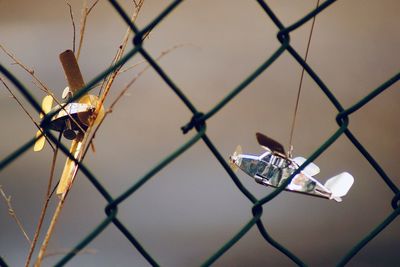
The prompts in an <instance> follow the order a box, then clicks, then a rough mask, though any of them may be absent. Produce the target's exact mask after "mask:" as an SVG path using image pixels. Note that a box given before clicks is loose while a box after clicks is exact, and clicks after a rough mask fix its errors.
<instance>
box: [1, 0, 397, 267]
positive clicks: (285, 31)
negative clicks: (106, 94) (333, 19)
mask: <svg viewBox="0 0 400 267" xmlns="http://www.w3.org/2000/svg"><path fill="white" fill-rule="evenodd" d="M109 2H110V3H111V4H112V6H113V7H114V8H115V10H116V11H117V12H118V14H119V15H120V16H121V17H122V18H123V19H124V21H125V22H126V23H127V24H128V25H129V27H130V28H131V29H132V31H133V32H134V34H135V35H134V38H133V40H132V41H133V44H134V48H133V49H131V50H130V51H129V52H128V53H126V55H125V56H124V57H123V58H122V59H121V60H120V61H119V62H117V63H116V64H115V65H114V66H112V67H110V68H109V69H107V70H105V71H104V72H102V73H101V74H99V75H98V76H97V77H96V78H94V79H93V80H92V81H90V82H89V83H88V84H87V85H86V86H85V87H84V88H82V89H81V90H80V91H79V92H78V93H77V94H75V95H74V97H73V98H71V99H70V100H69V102H72V101H74V100H76V99H78V98H79V97H80V96H82V95H83V94H85V93H87V92H88V91H90V90H91V88H92V87H93V86H94V85H95V84H97V83H98V82H99V81H101V80H102V79H103V78H105V77H106V76H107V75H108V74H109V73H111V72H112V71H113V70H115V69H116V68H118V67H119V66H121V65H122V64H124V63H125V62H127V61H128V60H129V59H130V58H132V57H133V56H135V55H137V54H140V55H141V56H143V57H144V58H145V59H146V61H147V62H148V63H149V64H150V65H151V67H152V68H153V69H154V70H155V71H156V72H157V73H158V74H159V76H160V77H161V78H162V79H163V80H164V82H165V83H166V84H167V85H168V86H169V88H170V89H171V90H172V91H173V92H174V93H175V94H176V95H177V96H178V97H179V99H180V100H181V102H182V103H183V104H184V105H186V107H187V108H188V109H189V110H190V111H191V112H192V114H193V117H192V119H191V120H190V121H189V122H188V123H187V124H186V125H184V126H183V127H182V131H183V133H184V134H186V133H188V132H189V131H197V134H196V135H194V136H193V137H192V138H191V139H190V140H189V141H188V142H187V143H184V144H183V145H182V146H181V147H179V148H178V149H177V150H176V151H174V152H173V153H172V154H170V155H169V156H168V157H166V158H164V159H163V160H162V161H161V162H160V163H159V164H158V165H156V166H154V167H153V168H152V169H151V170H149V171H148V172H147V173H146V174H145V175H144V176H143V177H141V178H140V179H138V181H137V182H136V183H135V184H133V185H132V186H131V187H129V188H127V189H126V191H125V192H123V193H122V194H121V195H119V196H118V197H116V198H113V197H111V195H110V194H109V193H108V191H107V189H106V188H105V187H104V186H103V185H102V184H101V183H100V182H99V180H98V179H97V178H96V177H95V176H94V175H93V174H92V173H91V171H90V170H89V169H88V168H87V167H86V166H85V164H83V163H78V164H79V166H80V170H81V171H82V173H83V174H84V175H85V177H86V178H87V179H89V181H90V182H91V183H92V185H93V186H94V187H95V188H96V189H97V190H98V192H99V193H100V194H101V195H102V196H103V197H104V199H105V200H106V201H107V202H108V205H107V206H106V207H105V214H106V217H105V218H104V220H103V221H102V222H101V223H100V224H99V225H98V226H97V227H96V228H95V229H93V231H92V232H90V233H89V234H88V235H87V236H86V237H85V238H84V239H83V240H82V241H81V242H80V243H79V244H77V245H76V246H75V248H74V249H71V251H70V252H69V253H68V254H66V255H65V256H64V257H63V258H62V259H61V260H60V261H59V262H58V263H57V266H62V265H64V264H66V263H67V262H68V261H69V260H70V259H71V258H73V257H74V256H75V255H76V254H77V252H78V251H80V250H82V249H83V248H84V247H85V246H87V245H88V244H89V243H90V242H91V241H92V240H93V239H94V238H96V237H97V236H98V235H100V234H101V233H102V232H103V230H104V229H106V228H107V227H108V226H110V225H111V224H114V225H115V226H116V227H117V228H118V229H119V230H120V231H121V233H122V234H123V235H124V236H125V237H126V238H127V239H128V240H129V242H131V243H132V245H133V246H134V247H135V248H136V249H137V250H138V251H139V252H140V254H141V255H142V256H143V257H144V258H145V259H146V260H147V261H148V262H149V263H150V264H151V265H153V266H158V265H159V264H158V263H157V259H155V258H154V257H152V256H151V254H150V252H149V251H147V250H146V249H145V248H144V247H143V246H142V245H141V244H140V243H139V242H138V241H137V239H136V238H135V236H134V235H133V234H132V233H131V232H130V231H129V230H128V229H127V227H125V225H124V224H123V223H122V222H121V221H120V219H119V218H118V206H119V205H120V204H121V203H122V202H124V201H125V200H126V199H127V198H129V197H131V196H132V195H133V194H134V193H135V192H136V190H137V189H139V188H140V187H141V186H142V185H144V184H145V183H146V182H147V181H148V180H149V179H151V178H152V177H154V176H155V175H156V174H157V173H158V172H159V171H160V170H161V169H163V168H164V167H165V166H167V165H168V164H170V163H171V162H172V161H174V160H175V159H176V158H177V157H179V156H180V155H182V154H183V153H184V152H185V151H187V150H188V149H190V148H191V147H192V146H193V144H195V143H196V142H198V141H200V140H202V141H203V142H204V144H205V145H206V146H207V147H208V148H209V150H210V151H211V152H212V154H213V155H214V157H215V159H216V160H218V162H219V163H220V164H221V166H222V168H224V169H225V171H226V172H227V173H228V175H229V176H230V177H231V179H232V181H233V183H234V184H235V185H236V186H237V187H238V189H239V190H240V191H241V192H242V193H243V194H244V195H245V196H246V198H247V199H248V200H249V201H250V202H251V203H252V205H253V206H252V214H253V217H252V218H251V219H250V220H249V221H248V222H247V223H246V225H244V226H243V227H242V228H241V229H239V231H238V232H237V234H236V235H234V236H233V237H232V238H231V239H230V240H229V241H228V242H226V243H225V244H224V245H223V246H222V247H221V248H220V249H219V250H218V251H216V252H215V253H214V254H213V255H211V256H210V257H209V258H208V259H207V260H206V261H204V263H203V264H202V265H203V266H209V265H211V264H212V263H213V262H215V261H216V260H217V259H218V258H219V257H221V256H222V255H223V254H224V253H225V252H226V251H228V250H229V249H230V248H231V247H232V246H233V245H234V244H235V243H236V242H237V241H238V240H240V239H241V238H242V237H243V236H244V235H246V233H247V232H248V231H249V230H250V229H251V228H252V227H254V226H256V227H257V228H258V230H259V233H260V234H261V235H262V237H263V238H264V239H265V241H266V242H268V243H269V244H270V245H271V246H273V247H274V248H276V250H278V251H280V252H281V253H283V254H284V255H286V256H287V257H289V258H290V259H291V260H292V261H293V262H294V263H295V264H297V265H300V266H306V264H305V263H304V262H303V261H302V260H301V259H300V258H298V257H297V256H296V255H294V254H293V253H292V252H291V251H290V250H288V249H287V248H285V247H284V246H283V245H281V244H280V243H279V242H278V241H276V240H274V239H273V238H272V237H271V236H270V235H269V233H268V231H267V230H266V228H265V227H264V224H263V222H262V220H261V216H262V214H263V206H264V205H266V204H267V203H268V202H269V201H271V200H272V199H273V198H275V197H276V196H277V195H278V194H280V193H281V192H282V190H283V189H284V188H285V187H286V185H288V184H289V183H290V181H291V179H292V178H293V177H294V176H295V175H296V174H297V173H298V172H299V171H301V170H302V169H303V168H304V166H306V165H307V164H308V163H310V162H312V161H314V160H315V159H316V158H317V157H319V156H320V155H321V154H322V153H324V151H325V150H326V149H327V148H328V147H329V146H330V145H332V144H333V143H334V142H335V141H336V140H337V139H338V138H339V137H340V136H342V135H345V136H346V137H347V138H348V139H349V140H350V141H351V143H352V144H353V145H354V146H355V147H356V148H357V150H358V151H359V153H361V154H362V155H363V156H364V157H365V158H366V159H367V160H368V162H369V163H370V165H371V166H372V167H373V168H374V169H375V170H376V172H377V173H378V174H379V176H380V177H381V178H382V180H383V181H384V182H385V183H386V185H387V187H388V188H389V189H390V190H391V191H392V192H393V199H392V202H391V206H392V207H393V211H392V212H391V213H390V214H389V215H388V216H387V218H385V219H384V220H383V221H382V222H381V223H380V224H379V225H377V226H376V227H375V228H374V229H372V230H371V232H370V233H369V234H368V235H366V236H365V237H364V238H363V239H362V240H360V241H359V243H357V244H356V245H355V246H354V247H353V248H352V249H351V250H350V251H348V253H347V254H346V255H345V256H344V257H343V258H342V259H340V260H339V262H338V263H337V266H344V265H346V264H347V263H348V262H349V261H350V260H351V259H352V258H353V257H354V256H355V255H356V254H357V253H358V252H359V251H360V250H361V249H363V247H364V246H365V245H366V244H367V243H368V242H370V241H371V240H372V239H373V238H374V237H376V236H377V235H378V234H379V233H380V232H381V231H382V230H383V229H385V228H386V227H387V226H388V225H389V224H391V223H392V222H393V221H394V220H395V219H396V218H397V216H398V215H399V213H400V190H399V188H398V187H397V186H396V185H395V183H394V182H393V181H392V180H391V179H390V177H388V175H387V174H386V173H385V171H384V170H383V169H382V168H381V167H380V166H379V165H378V163H377V162H376V161H375V159H374V158H373V157H372V155H371V154H370V153H369V152H368V151H367V150H366V149H365V148H364V147H363V146H362V145H361V143H360V142H359V141H358V139H357V137H356V136H354V135H353V133H352V132H351V130H350V129H349V116H350V115H351V114H353V113H354V112H357V111H358V110H359V109H361V108H363V107H364V106H365V105H367V104H368V103H369V102H370V101H371V100H372V99H374V98H375V97H377V96H378V95H379V94H380V93H382V92H383V91H385V90H386V89H388V88H390V86H391V85H393V84H394V83H396V82H397V81H398V80H399V79H400V73H397V74H396V75H394V76H393V77H391V78H390V79H388V80H387V81H386V82H384V83H383V84H381V85H380V86H379V87H377V88H376V89H374V90H372V91H371V92H370V93H369V94H368V95H366V96H365V97H364V98H362V99H360V100H359V101H358V102H357V103H356V104H354V105H353V106H351V107H349V108H347V109H345V108H344V107H343V106H342V104H341V103H340V102H339V101H338V100H337V99H336V97H335V95H334V94H333V93H332V92H331V90H330V89H329V88H328V87H327V86H326V85H325V83H324V82H323V81H322V80H321V79H320V78H319V76H318V75H317V73H316V72H315V71H314V70H313V69H312V68H311V67H310V66H309V65H308V64H307V63H306V62H305V61H304V60H303V58H302V57H301V56H300V55H299V53H298V52H297V51H296V50H295V49H294V48H293V47H292V46H291V44H290V34H291V32H293V31H295V30H296V29H298V28H299V27H301V26H302V25H304V24H305V23H307V22H308V21H309V20H311V19H312V18H313V17H315V16H316V15H317V14H319V13H320V12H322V11H324V10H325V9H326V8H328V7H329V6H330V5H331V4H332V3H334V2H335V1H334V0H328V1H325V2H323V3H322V4H321V5H320V6H319V7H318V8H316V9H315V10H313V11H311V12H310V13H308V14H306V15H305V16H304V17H303V18H301V19H300V20H298V21H297V22H295V23H294V24H292V25H289V26H285V25H283V24H282V23H281V21H280V20H279V18H278V17H277V16H276V15H275V13H274V12H273V10H271V8H270V7H269V6H268V4H267V3H266V2H264V1H263V0H257V2H258V4H259V5H260V8H261V9H263V10H264V12H265V13H266V14H267V15H268V17H269V18H270V20H271V21H272V22H273V23H274V24H275V25H276V27H277V29H278V34H277V39H278V40H279V42H280V43H281V45H280V47H279V48H278V49H277V50H276V51H275V52H274V53H273V54H272V55H271V56H270V57H269V58H267V59H265V61H264V63H263V64H261V65H260V66H259V67H258V68H257V69H256V70H254V72H253V73H252V74H251V75H249V76H248V77H246V78H245V79H243V81H242V82H241V83H240V84H239V85H238V86H237V87H236V88H234V89H233V90H232V91H231V92H230V93H229V94H228V95H227V96H226V97H225V98H223V99H222V100H221V101H220V102H219V103H218V104H217V105H215V106H214V107H213V108H212V109H211V110H209V111H208V112H204V113H203V112H200V111H199V110H198V109H197V108H196V107H195V106H194V105H193V104H192V102H191V101H190V100H189V99H188V98H187V97H186V96H185V94H184V93H183V91H182V90H181V89H180V88H178V86H177V85H176V84H175V83H174V82H173V81H172V80H171V79H170V77H169V76H168V75H167V74H166V73H165V72H164V71H163V69H162V68H161V67H160V66H159V64H158V63H157V62H156V60H155V59H154V58H153V57H152V56H151V55H150V54H149V53H148V52H147V51H146V50H145V49H144V47H143V46H142V43H143V37H144V36H145V35H146V33H148V32H149V31H150V30H152V29H153V28H155V27H157V25H158V24H159V23H160V22H161V21H162V20H163V19H164V18H165V17H166V16H168V15H169V14H170V13H171V11H172V10H174V9H175V8H176V7H177V6H178V5H180V4H181V3H182V2H183V1H179V0H177V1H174V2H173V3H171V4H170V5H169V6H168V7H167V8H166V9H165V10H163V11H162V12H161V13H160V14H159V15H158V16H157V17H156V18H155V19H154V20H153V21H152V22H151V23H149V24H148V25H147V26H145V27H144V28H143V29H139V28H137V27H136V25H135V24H133V23H131V21H130V19H129V17H128V16H127V14H126V13H125V11H124V10H123V9H122V8H121V6H120V5H119V4H118V2H117V1H115V0H109ZM285 51H287V52H289V53H290V55H291V56H292V57H293V58H294V59H295V60H296V61H297V63H298V64H299V65H301V67H303V68H304V69H305V71H306V72H307V73H308V75H309V76H310V77H311V78H312V79H313V81H314V82H315V83H316V84H317V85H318V87H319V89H320V90H321V91H322V92H323V93H324V94H325V96H326V97H327V98H328V99H329V101H330V102H331V103H332V105H333V106H334V107H335V108H336V110H337V116H336V122H337V124H338V128H337V130H336V132H335V133H334V134H333V135H332V136H330V137H329V138H328V139H327V140H326V141H325V142H324V143H323V144H321V145H320V147H319V148H318V149H317V150H316V151H314V153H313V154H312V155H311V156H310V157H309V159H308V160H307V161H306V162H305V163H304V164H303V165H302V166H301V167H300V168H299V169H298V170H297V171H296V172H295V173H294V174H293V175H292V176H291V177H290V178H289V179H288V180H287V181H286V182H285V183H284V184H283V185H281V187H280V188H278V189H276V190H274V191H273V192H272V193H270V194H269V195H267V196H265V197H264V198H261V199H258V198H256V197H255V196H254V195H252V194H251V193H250V192H249V191H248V190H247V189H246V188H245V187H244V186H243V185H242V183H241V182H240V180H239V179H238V178H237V176H236V175H235V174H234V173H233V172H232V170H231V169H230V167H229V166H228V165H227V163H226V160H225V158H223V157H222V156H221V154H220V153H219V151H218V150H217V149H216V147H215V146H214V144H213V142H212V141H211V140H210V139H209V137H208V136H207V133H206V132H207V130H206V123H207V120H208V119H210V118H211V117H212V116H214V115H215V114H216V113H217V112H219V111H220V110H221V109H222V108H223V107H225V105H226V104H227V103H228V102H229V101H231V100H232V99H233V98H234V97H236V96H237V95H238V94H239V93H240V92H241V91H242V90H244V89H246V88H247V86H248V85H249V84H250V83H251V82H252V81H254V80H255V79H256V78H257V77H258V76H259V75H260V74H261V73H263V72H264V71H266V70H267V69H268V67H269V66H270V65H271V64H272V63H273V62H274V61H275V60H276V59H278V58H279V57H280V56H281V55H282V53H283V52H285ZM0 71H1V73H3V74H4V75H5V76H6V77H7V78H8V79H9V81H11V82H12V83H13V84H14V85H15V87H16V88H18V90H19V91H20V92H21V93H22V95H23V96H24V97H25V98H26V100H27V101H28V102H29V103H30V104H31V105H32V107H33V108H34V109H36V111H37V112H40V111H41V107H40V105H39V103H38V102H37V101H36V100H35V99H34V98H33V97H32V95H31V94H30V92H29V91H28V89H27V88H26V87H24V85H23V84H22V83H21V82H20V81H19V80H18V79H17V78H16V77H15V76H14V75H13V74H12V73H11V72H10V71H9V70H8V69H7V68H5V67H4V66H3V65H0ZM56 112H58V111H54V112H52V113H50V114H47V115H46V116H45V118H44V119H43V122H42V126H43V127H44V130H45V132H46V134H47V135H48V137H49V139H50V140H51V141H52V142H54V143H57V142H58V141H57V137H55V136H54V135H53V134H52V133H51V132H49V130H48V129H47V128H46V125H47V124H48V122H49V121H50V119H51V117H52V116H53V115H54V114H55V113H56ZM35 141H36V138H33V139H31V140H29V141H28V142H26V143H25V144H23V145H22V146H21V147H20V148H19V149H17V150H15V151H14V152H13V153H11V154H10V155H8V156H7V157H5V158H4V159H2V161H1V162H0V170H3V169H4V168H5V167H6V166H7V165H9V164H11V163H12V162H13V161H15V160H17V159H18V157H19V156H21V155H22V154H23V153H24V152H26V151H27V150H28V149H30V148H31V147H32V146H33V144H34V142H35ZM59 147H60V149H61V150H62V151H63V153H65V154H66V155H67V156H68V157H70V158H71V159H73V156H72V155H71V154H70V153H69V150H68V148H66V147H65V146H64V145H63V144H61V143H59ZM0 265H1V266H7V264H6V262H5V261H4V260H3V259H2V258H1V257H0Z"/></svg>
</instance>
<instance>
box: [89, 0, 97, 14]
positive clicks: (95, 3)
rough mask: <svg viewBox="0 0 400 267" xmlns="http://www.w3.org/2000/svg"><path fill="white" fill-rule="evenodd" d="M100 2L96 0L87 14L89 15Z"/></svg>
mask: <svg viewBox="0 0 400 267" xmlns="http://www.w3.org/2000/svg"><path fill="white" fill-rule="evenodd" d="M98 2H99V0H96V1H95V2H94V3H93V4H92V5H91V6H90V7H89V9H88V11H87V14H88V15H89V14H90V12H92V9H93V8H94V7H95V6H96V5H97V3H98Z"/></svg>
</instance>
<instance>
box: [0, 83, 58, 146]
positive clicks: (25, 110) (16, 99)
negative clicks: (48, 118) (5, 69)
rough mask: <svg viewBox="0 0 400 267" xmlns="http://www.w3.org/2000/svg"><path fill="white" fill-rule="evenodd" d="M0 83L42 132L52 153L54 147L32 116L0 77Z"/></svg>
mask: <svg viewBox="0 0 400 267" xmlns="http://www.w3.org/2000/svg"><path fill="white" fill-rule="evenodd" d="M0 81H1V83H2V84H3V85H4V87H5V88H6V89H7V90H8V92H9V93H10V94H11V96H12V98H14V99H15V101H17V103H18V105H19V106H20V107H21V108H22V109H23V111H24V112H25V113H26V115H28V117H29V118H30V119H31V121H32V122H33V124H35V126H36V127H37V128H38V130H39V131H41V132H42V134H43V135H44V137H45V138H46V140H47V142H48V143H49V145H50V146H51V148H52V149H53V151H54V146H53V145H52V143H51V142H50V140H49V139H48V137H47V136H46V135H45V134H44V132H43V131H42V129H41V128H40V126H39V124H38V123H37V122H36V121H35V120H34V119H33V117H32V115H31V114H30V113H29V112H28V110H27V109H26V108H25V107H24V105H23V104H22V102H21V101H20V100H19V99H18V98H17V97H16V95H15V94H14V93H13V92H12V91H11V89H10V87H8V85H7V84H6V82H5V81H4V79H3V78H2V77H1V76H0Z"/></svg>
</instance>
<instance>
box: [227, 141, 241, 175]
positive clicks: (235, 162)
mask: <svg viewBox="0 0 400 267" xmlns="http://www.w3.org/2000/svg"><path fill="white" fill-rule="evenodd" d="M241 154H242V148H241V147H240V146H237V147H236V149H235V152H233V154H232V155H231V156H230V157H229V165H230V167H231V168H232V170H233V171H237V170H238V169H239V168H240V162H241V156H240V155H241Z"/></svg>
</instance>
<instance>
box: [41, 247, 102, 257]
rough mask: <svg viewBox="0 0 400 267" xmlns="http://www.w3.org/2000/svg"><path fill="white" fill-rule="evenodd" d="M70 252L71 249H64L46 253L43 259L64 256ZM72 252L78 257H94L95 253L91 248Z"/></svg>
mask: <svg viewBox="0 0 400 267" xmlns="http://www.w3.org/2000/svg"><path fill="white" fill-rule="evenodd" d="M70 251H71V249H65V250H58V251H54V252H49V253H46V254H45V255H44V256H43V257H44V258H47V257H53V256H59V255H65V254H67V253H69V252H70ZM72 252H73V253H75V254H76V255H79V254H93V255H94V254H96V253H97V250H95V249H91V248H85V249H82V250H79V251H75V250H73V251H72Z"/></svg>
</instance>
